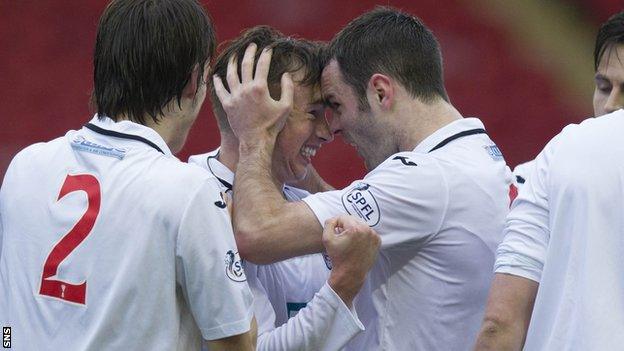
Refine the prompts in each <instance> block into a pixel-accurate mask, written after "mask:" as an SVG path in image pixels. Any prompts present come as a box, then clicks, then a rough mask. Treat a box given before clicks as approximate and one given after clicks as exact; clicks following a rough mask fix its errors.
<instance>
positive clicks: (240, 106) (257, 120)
mask: <svg viewBox="0 0 624 351" xmlns="http://www.w3.org/2000/svg"><path fill="white" fill-rule="evenodd" d="M256 50H257V46H256V44H253V43H252V44H250V45H249V46H248V47H247V50H245V55H244V56H243V61H242V63H241V76H240V77H239V76H238V71H237V62H236V59H237V58H236V57H234V56H232V57H231V58H230V61H229V64H228V69H227V75H226V79H227V83H228V86H229V88H230V91H227V89H225V87H224V86H223V82H222V81H221V78H219V77H218V76H214V77H213V80H214V87H215V92H216V93H217V96H218V97H219V100H220V101H221V105H222V106H223V110H224V111H225V113H226V114H227V117H228V121H229V123H230V126H231V127H232V130H233V131H234V134H235V135H236V136H237V137H238V139H239V141H240V142H241V143H247V144H249V143H251V144H253V143H256V142H257V141H258V139H260V138H273V139H274V138H275V137H276V136H277V134H278V133H279V131H280V130H281V129H282V128H283V127H284V123H285V122H286V118H287V117H288V115H289V114H290V111H291V110H292V105H293V91H294V86H293V81H292V78H291V77H290V74H289V73H284V74H283V75H282V80H281V92H282V93H281V97H280V99H279V100H274V99H273V98H272V97H271V95H270V94H269V87H268V84H267V76H268V74H269V68H270V65H271V54H272V50H271V48H265V49H264V50H263V51H262V53H261V54H260V57H259V59H258V64H257V66H256V71H255V74H254V57H255V55H256Z"/></svg>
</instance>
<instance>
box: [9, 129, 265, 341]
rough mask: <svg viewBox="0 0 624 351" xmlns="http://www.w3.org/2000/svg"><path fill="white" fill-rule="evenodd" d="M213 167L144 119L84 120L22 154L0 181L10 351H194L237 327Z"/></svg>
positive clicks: (237, 293)
mask: <svg viewBox="0 0 624 351" xmlns="http://www.w3.org/2000/svg"><path fill="white" fill-rule="evenodd" d="M220 200H221V197H220V192H219V186H218V183H217V181H216V179H214V178H213V177H212V176H210V175H209V174H206V173H205V172H202V171H201V170H198V169H197V168H196V167H192V166H190V165H187V164H185V163H182V162H180V161H179V160H178V159H176V158H175V157H174V156H173V155H172V154H171V152H170V150H169V149H168V147H167V145H166V144H165V142H164V141H163V139H162V138H161V137H160V136H159V135H158V134H157V133H156V132H155V131H154V130H152V129H150V128H148V127H145V126H143V125H140V124H136V123H133V122H130V121H121V122H118V123H115V122H114V121H112V120H111V119H109V118H105V119H104V120H101V121H100V120H98V119H97V118H93V119H92V120H91V122H90V123H89V124H87V125H86V126H85V127H84V128H82V129H80V130H78V131H69V132H68V133H67V134H66V135H65V136H64V137H61V138H58V139H55V140H52V141H50V142H47V143H39V144H34V145H32V146H29V147H27V148H26V149H24V150H22V151H21V152H20V153H19V154H18V155H17V156H15V158H14V159H13V161H12V162H11V165H10V166H9V169H8V170H7V173H6V176H5V179H4V183H3V186H2V188H1V190H0V213H1V214H2V215H1V216H2V222H3V231H2V255H1V258H0V291H1V293H0V324H2V325H3V326H11V327H12V333H13V340H12V341H13V345H12V346H13V348H15V349H17V350H43V349H47V350H92V349H95V350H102V349H116V350H152V349H153V350H176V349H180V350H181V349H184V350H186V349H196V350H197V349H199V347H200V342H201V338H202V337H203V338H204V339H207V340H212V339H220V338H224V337H228V336H231V335H236V334H241V333H244V332H246V331H248V330H249V327H250V321H251V318H252V315H253V312H252V299H253V297H252V295H251V292H250V291H249V288H248V286H247V283H246V282H245V276H244V273H243V270H242V267H241V262H240V259H238V258H237V251H236V245H235V242H234V237H233V233H232V229H231V225H230V221H229V217H228V213H227V209H223V208H220V207H219V206H217V203H218V201H220Z"/></svg>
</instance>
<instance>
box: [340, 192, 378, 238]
mask: <svg viewBox="0 0 624 351" xmlns="http://www.w3.org/2000/svg"><path fill="white" fill-rule="evenodd" d="M369 188H370V185H369V184H367V183H364V182H359V183H357V184H355V185H354V186H353V188H351V190H349V191H348V192H345V193H344V194H343V195H342V206H344V208H345V210H347V213H349V214H350V215H354V216H358V217H360V218H361V219H362V220H364V222H366V224H368V226H369V227H374V226H376V225H377V223H379V219H380V218H381V215H380V213H379V205H378V204H377V200H375V197H374V196H373V194H372V193H371V192H370V189H369Z"/></svg>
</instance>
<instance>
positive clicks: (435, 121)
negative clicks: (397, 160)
mask: <svg viewBox="0 0 624 351" xmlns="http://www.w3.org/2000/svg"><path fill="white" fill-rule="evenodd" d="M414 116H417V118H414ZM461 118H463V117H462V115H461V114H460V113H459V111H457V109H455V107H453V105H451V104H450V103H448V102H446V101H444V100H442V99H440V100H439V101H435V102H433V103H430V104H426V103H423V102H421V101H419V100H416V99H413V100H412V103H409V104H406V105H405V107H404V108H403V109H402V111H398V113H397V118H396V121H397V122H398V123H397V124H395V125H396V126H397V127H398V129H397V132H396V133H397V136H398V138H397V143H398V145H397V147H398V149H399V151H411V150H413V149H414V148H415V147H416V146H417V145H418V144H420V143H421V142H422V141H423V140H425V139H426V138H427V137H428V136H430V135H431V134H433V133H435V132H436V131H437V130H438V129H440V128H442V127H444V126H446V125H448V124H449V123H451V122H453V121H456V120H458V119H461Z"/></svg>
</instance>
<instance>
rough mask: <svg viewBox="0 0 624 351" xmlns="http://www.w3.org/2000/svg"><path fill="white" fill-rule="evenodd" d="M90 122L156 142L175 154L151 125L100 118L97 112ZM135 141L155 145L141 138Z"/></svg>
mask: <svg viewBox="0 0 624 351" xmlns="http://www.w3.org/2000/svg"><path fill="white" fill-rule="evenodd" d="M89 123H90V124H93V125H95V126H96V127H99V128H101V129H104V130H107V131H111V132H116V133H122V134H129V135H134V136H137V137H140V138H143V139H146V140H148V141H150V142H152V143H154V144H155V145H156V146H158V148H159V149H160V150H161V151H162V152H163V154H165V155H166V156H173V154H172V153H171V150H170V149H169V146H167V143H165V140H163V138H162V137H161V136H160V134H158V133H157V132H156V131H155V130H153V129H152V128H150V127H146V126H144V125H142V124H138V123H135V122H132V121H128V120H124V121H119V122H115V121H113V120H112V119H111V118H109V117H103V118H102V119H101V120H100V119H99V118H98V115H97V114H96V115H95V116H94V117H93V118H92V119H91V120H90V121H89ZM96 133H97V132H96ZM113 137H115V136H113ZM119 138H120V139H124V137H123V136H119ZM130 140H135V139H130ZM135 141H136V143H137V144H142V145H144V146H145V147H149V148H152V147H153V146H151V145H149V144H147V143H144V142H141V141H140V140H135Z"/></svg>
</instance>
